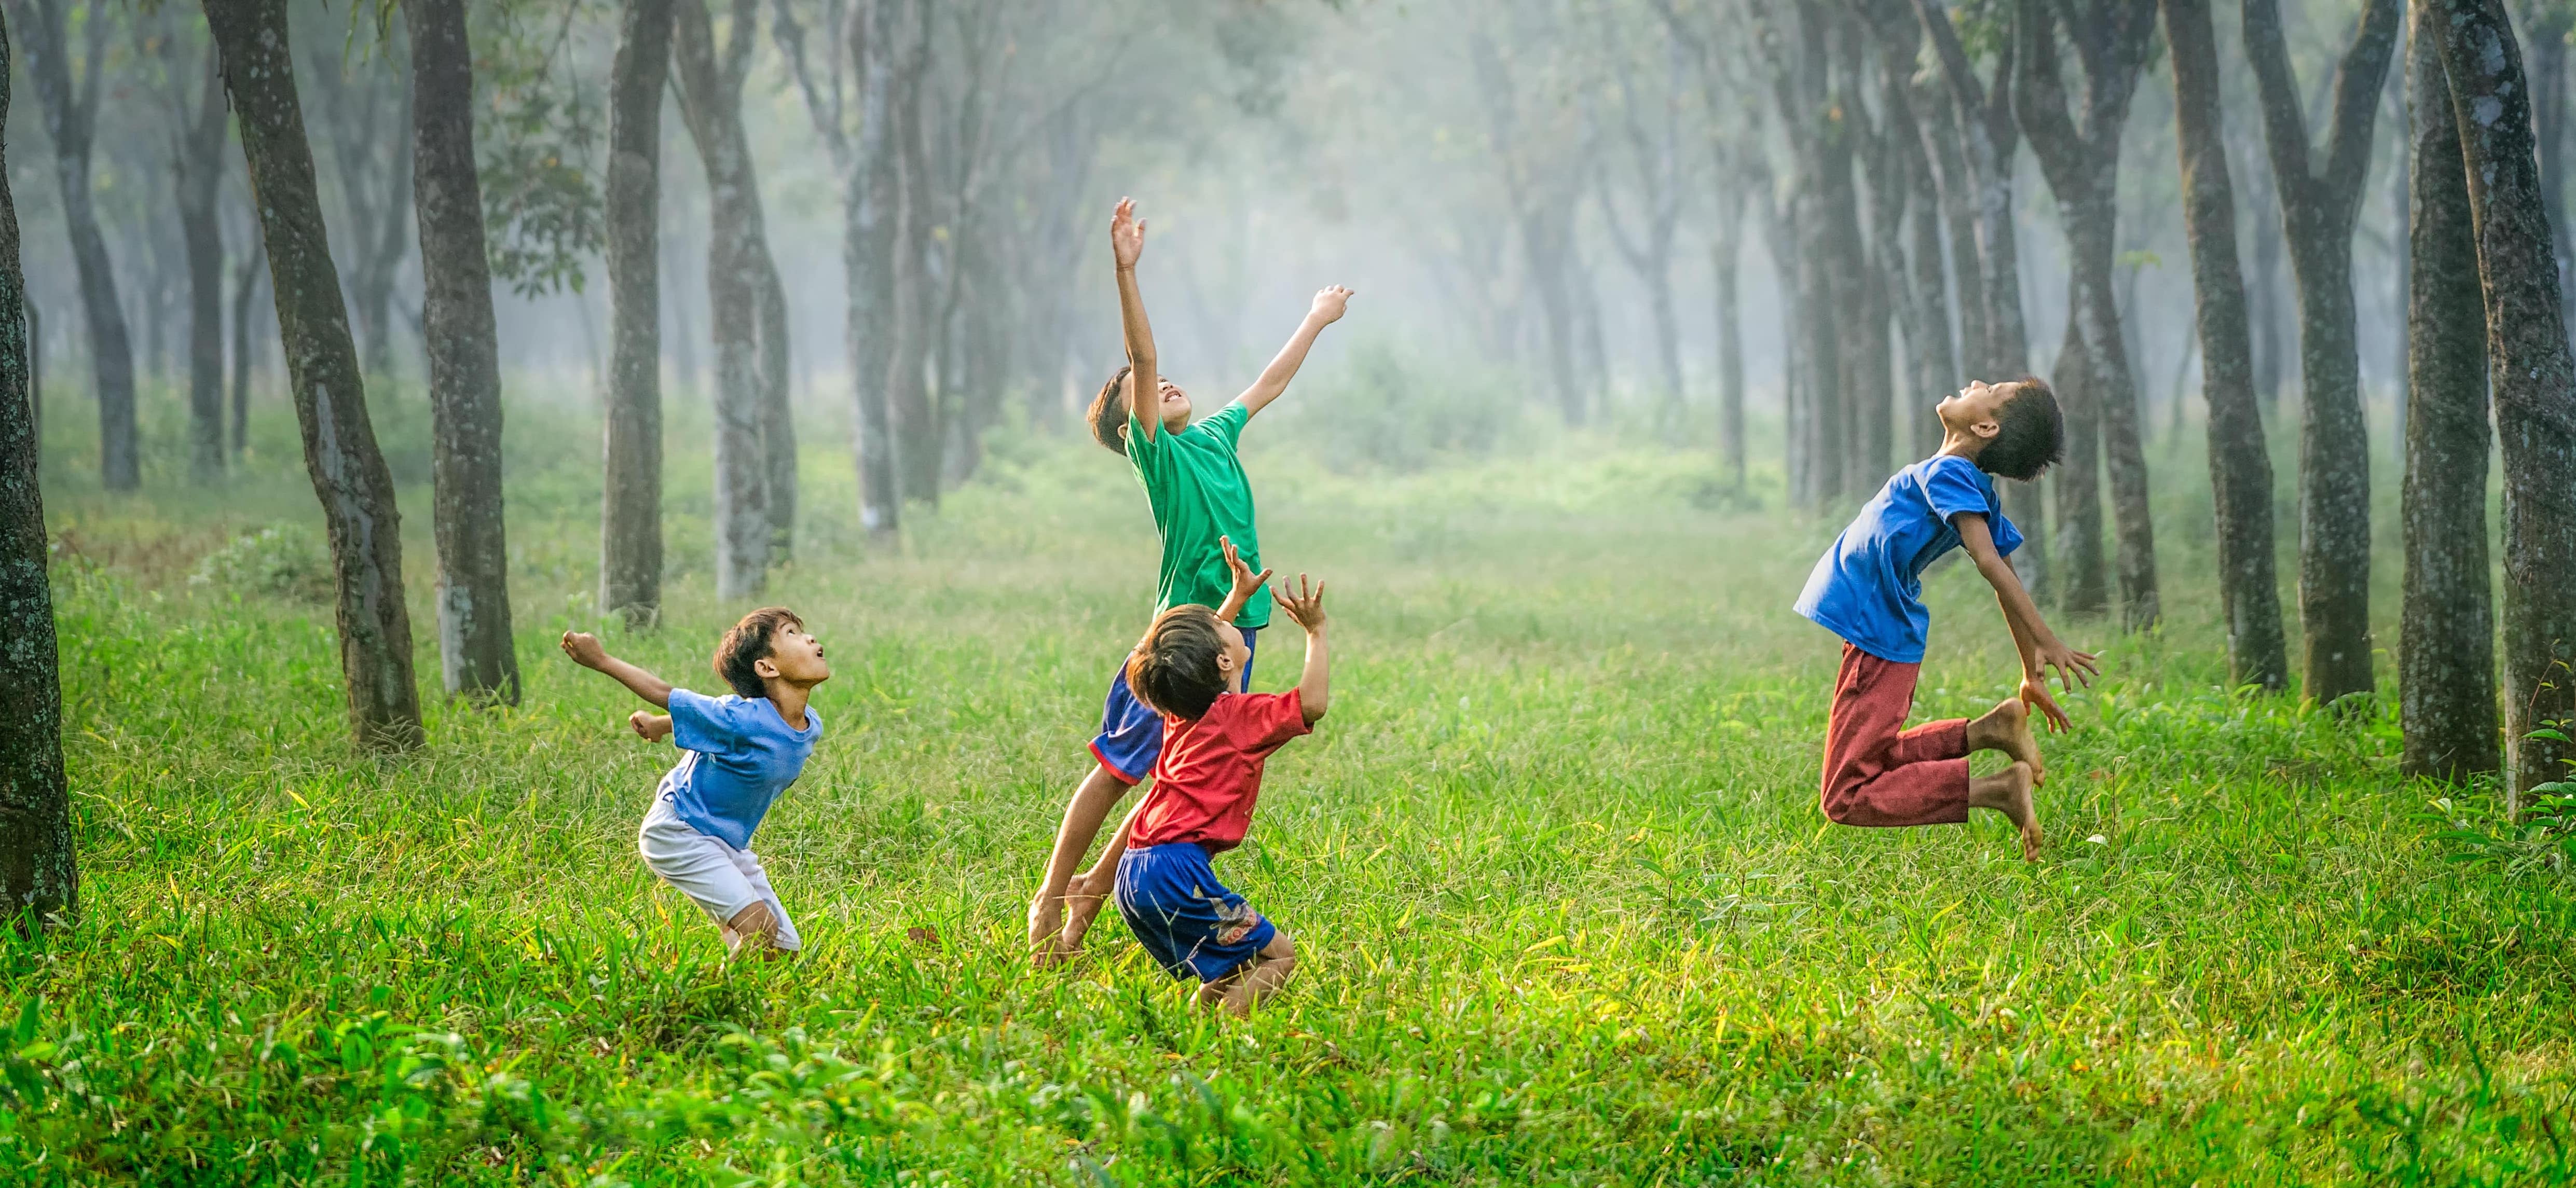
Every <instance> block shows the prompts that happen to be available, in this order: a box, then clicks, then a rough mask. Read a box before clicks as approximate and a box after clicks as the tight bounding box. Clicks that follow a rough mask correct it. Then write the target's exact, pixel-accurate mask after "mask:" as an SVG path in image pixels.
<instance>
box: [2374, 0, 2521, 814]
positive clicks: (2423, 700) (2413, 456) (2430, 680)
mask: <svg viewBox="0 0 2576 1188" xmlns="http://www.w3.org/2000/svg"><path fill="white" fill-rule="evenodd" d="M2441 19H2442V15H2441V9H2440V7H2439V6H2438V5H2437V4H2434V3H2429V2H2426V0H2417V2H2416V3H2414V4H2410V5H2409V6H2408V12H2407V20H2408V25H2409V28H2408V30H2407V38H2406V43H2407V45H2406V91H2407V100H2406V107H2407V115H2408V125H2409V132H2408V139H2409V141H2410V145H2409V147H2410V149H2411V151H2410V152H2409V153H2408V159H2409V161H2410V162H2411V167H2410V168H2409V169H2408V170H2407V175H2408V177H2409V179H2410V184H2411V186H2412V188H2413V194H2412V197H2411V200H2410V201H2409V202H2408V206H2409V208H2410V209H2409V211H2408V214H2407V231H2408V234H2407V255H2408V256H2409V258H2410V259H2411V264H2410V266H2409V272H2410V274H2411V275H2410V282H2411V283H2410V284H2409V285H2408V292H2407V306H2406V345H2407V351H2406V355H2407V358H2406V364H2407V372H2408V375H2407V386H2408V388H2409V389H2410V390H2411V391H2412V392H2413V394H2414V395H2413V398H2412V399H2410V400H2408V401H2407V405H2406V490H2405V505H2404V511H2403V513H2402V514H2403V517H2404V525H2405V536H2406V595H2405V599H2406V601H2405V610H2404V618H2403V620H2402V621H2401V623H2400V625H2399V627H2398V651H2397V688H2398V709H2397V715H2398V724H2399V726H2400V728H2401V729H2402V730H2403V731H2404V733H2405V738H2406V748H2405V752H2404V755H2403V757H2402V759H2401V760H2400V770H2402V771H2404V772H2405V773H2406V774H2408V775H2416V776H2430V777H2433V778H2436V779H2459V778H2462V777H2465V776H2469V775H2475V774H2479V773H2483V772H2491V771H2494V770H2495V769H2496V761H2497V753H2496V686H2495V610H2494V607H2495V595H2494V592H2493V591H2492V590H2490V589H2489V588H2488V577H2487V570H2488V559H2487V451H2488V450H2489V449H2490V448H2491V447H2492V445H2493V442H2492V439H2491V438H2490V436H2489V434H2488V429H2487V415H2488V410H2487V339H2486V333H2485V327H2486V309H2485V298H2484V297H2483V296H2482V295H2481V294H2480V292H2479V289H2478V239H2477V219H2476V212H2475V210H2474V209H2473V208H2472V207H2471V205H2470V203H2469V179H2468V175H2467V174H2466V173H2463V172H2462V171H2461V166H2460V125H2459V120H2458V118H2457V117H2456V116H2455V115H2454V114H2453V112H2452V110H2451V80H2450V75H2449V73H2448V72H2447V71H2445V70H2443V68H2442V48H2441V32H2440V30H2438V29H2435V28H2432V27H2431V25H2433V24H2434V23H2436V22H2439V21H2440V20H2441Z"/></svg>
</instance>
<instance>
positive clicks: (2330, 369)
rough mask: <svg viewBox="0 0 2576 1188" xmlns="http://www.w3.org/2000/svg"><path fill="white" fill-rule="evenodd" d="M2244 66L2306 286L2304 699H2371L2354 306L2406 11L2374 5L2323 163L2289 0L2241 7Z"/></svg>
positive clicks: (2382, 2) (2366, 522)
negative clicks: (2376, 154)
mask: <svg viewBox="0 0 2576 1188" xmlns="http://www.w3.org/2000/svg"><path fill="white" fill-rule="evenodd" d="M2244 12H2245V53H2246V56H2247V57H2248V58H2250V59H2252V61H2253V64H2254V78H2255V82H2256V83H2257V84H2258V86H2257V90H2258V91H2259V92H2260V93H2261V95H2262V101H2263V132H2264V140H2265V143H2266V144H2267V145H2268V146H2269V147H2270V149H2271V156H2272V178H2273V185H2274V187H2275V188H2276V189H2277V190H2278V192H2279V193H2280V196H2281V223H2282V227H2283V229H2284V233H2285V234H2286V236H2287V238H2288V240H2289V244H2290V265H2291V268H2292V270H2293V272H2294V273H2295V274H2296V276H2297V280H2298V285H2299V383H2300V399H2299V620H2300V628H2301V634H2302V636H2303V642H2304V644H2305V651H2306V664H2305V665H2304V668H2305V674H2304V675H2305V678H2306V682H2307V694H2308V696H2309V697H2312V698H2314V699H2316V701H2317V702H2318V703H2319V704H2325V703H2329V702H2333V701H2335V700H2337V699H2340V698H2343V697H2348V696H2351V695H2353V694H2357V693H2358V694H2367V693H2369V692H2370V691H2371V690H2372V688H2373V681H2372V678H2371V671H2370V654H2371V641H2370V429H2369V422H2368V420H2367V419H2366V418H2365V417H2364V415H2363V410H2362V405H2361V346H2360V343H2359V341H2358V339H2357V337H2356V331H2355V318H2356V314H2355V311H2354V308H2353V297H2352V229H2353V223H2354V221H2355V219H2357V218H2358V217H2359V215H2360V213H2361V196H2362V185H2363V183H2364V182H2365V181H2367V180H2368V175H2369V169H2370V140H2371V130H2372V127H2373V124H2374V122H2375V121H2376V119H2377V117H2378V114H2379V92H2380V90H2381V89H2382V87H2383V85H2384V84H2385V81H2386V79H2387V76H2388V59H2389V58H2390V56H2391V55H2392V53H2393V52H2394V49H2395V46H2396V43H2397V33H2398V22H2399V20H2400V19H2401V13H2402V10H2401V9H2400V7H2399V0H2371V2H2370V4H2369V6H2368V7H2367V8H2366V9H2364V10H2363V16H2362V21H2361V28H2360V31H2359V32H2357V33H2355V34H2354V35H2353V41H2352V45H2351V48H2350V49H2348V50H2347V51H2346V52H2345V54H2344V56H2343V60H2342V62H2341V63H2340V64H2339V65H2338V67H2337V69H2336V71H2335V77H2334V88H2335V89H2334V99H2333V104H2334V107H2333V113H2332V125H2331V127H2330V128H2329V129H2328V131H2327V134H2326V136H2327V145H2326V147H2325V149H2324V151H2323V152H2322V153H2320V152H2319V151H2318V150H2317V148H2316V147H2315V146H2313V145H2312V144H2311V143H2310V142H2309V135H2308V120H2307V116H2306V113H2305V112H2304V111H2302V110H2301V109H2300V105H2299V92H2298V82H2297V80H2296V79H2295V78H2293V77H2292V76H2291V72H2290V55H2289V47H2288V46H2287V45H2286V44H2284V42H2283V40H2282V36H2281V12H2280V5H2279V0H2245V5H2244Z"/></svg>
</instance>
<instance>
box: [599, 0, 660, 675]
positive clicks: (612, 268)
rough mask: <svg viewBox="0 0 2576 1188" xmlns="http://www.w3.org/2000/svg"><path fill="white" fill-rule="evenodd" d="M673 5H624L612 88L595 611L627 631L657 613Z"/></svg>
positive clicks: (637, 0)
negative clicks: (607, 326)
mask: <svg viewBox="0 0 2576 1188" xmlns="http://www.w3.org/2000/svg"><path fill="white" fill-rule="evenodd" d="M671 6H672V0H627V3H626V7H625V10H624V12H623V13H622V14H621V16H620V18H619V21H618V30H617V56H616V59H615V61H614V62H613V63H612V64H611V66H610V68H609V84H608V91H609V94H608V195H607V197H608V202H607V205H608V290H609V300H610V302H611V303H613V305H614V306H615V309H616V315H615V322H614V325H613V327H612V328H611V331H610V334H611V344H610V346H609V364H608V369H609V374H608V401H607V403H608V444H607V467H606V470H607V475H606V478H607V483H606V491H605V497H604V499H603V501H602V511H601V516H600V566H599V606H600V609H602V610H611V611H616V612H617V613H619V614H621V615H623V616H625V619H626V623H627V625H628V626H629V627H643V626H650V625H651V624H653V623H655V622H657V621H658V620H659V619H660V618H661V615H662V292H661V285H662V275H661V263H662V261H661V256H660V255H659V251H660V247H661V243H660V225H661V205H662V181H661V175H662V87H663V84H664V83H665V82H666V81H667V80H668V79H669V77H670V66H671V22H672V11H671Z"/></svg>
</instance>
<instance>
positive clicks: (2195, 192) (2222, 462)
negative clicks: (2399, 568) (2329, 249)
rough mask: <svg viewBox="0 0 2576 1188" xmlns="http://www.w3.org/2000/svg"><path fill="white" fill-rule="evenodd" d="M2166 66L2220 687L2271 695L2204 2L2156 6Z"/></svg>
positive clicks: (2278, 663)
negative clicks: (2222, 639) (2214, 536)
mask: <svg viewBox="0 0 2576 1188" xmlns="http://www.w3.org/2000/svg"><path fill="white" fill-rule="evenodd" d="M2161 7H2162V8H2163V11H2164V22H2165V41H2166V44H2167V45H2168V46H2170V47H2171V48H2170V51H2169V52H2170V53H2171V55H2172V59H2173V80H2174V113H2175V124H2176V137H2175V144H2176V148H2177V150H2178V152H2179V154H2180V156H2181V158H2182V217H2183V228H2184V235H2185V237H2186V239H2187V240H2188V241H2189V243H2190V247H2191V288H2192V299H2193V312H2194V314H2195V315H2196V322H2197V325H2198V328H2199V333H2200V358H2201V395H2202V396H2203V397H2204V398H2206V399H2207V400H2208V402H2209V485H2210V490H2211V492H2212V493H2213V495H2214V496H2215V500H2214V502H2215V504H2216V511H2217V519H2218V596H2219V605H2220V607H2221V609H2222V611H2223V613H2224V614H2225V615H2226V617H2227V661H2228V669H2229V673H2230V676H2231V679H2233V680H2234V681H2235V683H2236V684H2238V685H2240V686H2241V685H2254V686H2258V687H2260V688H2261V689H2263V690H2264V691H2265V692H2270V693H2277V692H2279V691H2281V690H2282V689H2284V688H2286V687H2288V685H2289V681H2290V671H2289V667H2290V666H2289V657H2288V646H2287V641H2286V639H2285V638H2284V635H2283V632H2282V629H2281V592H2280V587H2279V585H2278V579H2277V577H2276V576H2275V574H2274V571H2273V558H2272V552H2273V543H2272V456H2271V454H2270V452H2269V451H2267V450H2266V449H2265V447H2264V442H2263V413H2262V409H2261V408H2260V407H2259V406H2257V404H2256V403H2255V396H2254V343H2253V336H2252V332H2251V331H2250V330H2249V329H2248V327H2247V325H2246V320H2245V277H2244V274H2243V272H2242V271H2240V268H2239V265H2238V263H2237V256H2236V196H2235V192H2234V186H2233V184H2232V183H2231V181H2230V179H2229V177H2228V173H2227V135H2226V129H2225V127H2224V126H2223V125H2222V124H2221V122H2220V118H2219V91H2218V79H2219V74H2218V45H2217V37H2216V35H2215V33H2214V31H2213V30H2212V28H2211V25H2210V17H2209V0H2163V4H2162V6H2161Z"/></svg>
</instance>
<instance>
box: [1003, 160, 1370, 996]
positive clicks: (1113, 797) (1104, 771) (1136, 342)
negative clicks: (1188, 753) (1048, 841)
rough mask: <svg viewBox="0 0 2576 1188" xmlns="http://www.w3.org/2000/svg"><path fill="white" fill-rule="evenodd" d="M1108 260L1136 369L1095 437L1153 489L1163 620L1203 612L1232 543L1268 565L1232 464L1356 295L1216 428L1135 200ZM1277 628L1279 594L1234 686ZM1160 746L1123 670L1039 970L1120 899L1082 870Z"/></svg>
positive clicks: (1254, 626) (1340, 291) (1054, 875)
mask: <svg viewBox="0 0 2576 1188" xmlns="http://www.w3.org/2000/svg"><path fill="white" fill-rule="evenodd" d="M1109 247H1110V255H1111V258H1112V260H1113V261H1114V262H1115V264H1116V266H1117V279H1118V310H1119V317H1120V322H1121V326H1122V329H1123V333H1124V336H1125V338H1126V346H1127V365H1126V366H1125V367H1121V368H1119V369H1118V370H1117V371H1116V372H1115V373H1113V374H1112V375H1111V376H1110V377H1109V382H1108V383H1106V384H1103V385H1101V388H1100V394H1099V395H1098V396H1096V397H1094V398H1093V399H1092V402H1091V411H1090V414H1089V420H1090V422H1091V435H1092V436H1093V437H1095V438H1098V439H1099V441H1100V444H1101V445H1102V446H1105V447H1107V448H1108V449H1110V450H1111V451H1114V452H1116V453H1118V454H1122V455H1124V456H1125V457H1126V458H1127V461H1128V464H1129V465H1131V466H1133V467H1134V468H1135V471H1136V479H1137V481H1138V482H1139V483H1141V484H1142V485H1143V486H1144V488H1145V499H1146V502H1147V503H1149V504H1151V505H1152V507H1153V511H1154V528H1155V531H1156V532H1157V533H1159V534H1160V535H1161V537H1162V541H1163V560H1162V566H1161V568H1160V570H1159V571H1158V573H1157V576H1156V580H1155V583H1154V594H1155V603H1154V609H1155V610H1156V611H1157V612H1158V613H1159V612H1162V611H1166V610H1169V609H1171V608H1173V607H1177V606H1183V605H1188V604H1193V603H1194V604H1197V605H1198V606H1199V607H1201V608H1202V609H1204V608H1206V607H1209V606H1214V605H1216V604H1218V603H1219V602H1220V601H1222V600H1223V599H1224V597H1225V596H1226V593H1227V589H1228V584H1229V582H1230V576H1229V573H1228V570H1227V566H1226V561H1225V558H1224V556H1223V552H1222V548H1221V546H1220V544H1219V541H1220V540H1221V539H1231V540H1232V541H1233V542H1234V544H1235V546H1236V547H1237V548H1239V549H1241V550H1242V553H1243V557H1244V559H1245V560H1247V561H1250V562H1251V563H1252V564H1253V565H1255V566H1258V565H1259V564H1260V563H1261V560H1260V558H1261V538H1260V536H1259V534H1258V533H1257V532H1256V531H1255V530H1254V527H1253V511H1252V484H1251V482H1250V481H1249V480H1248V479H1246V478H1245V477H1244V473H1243V462H1242V459H1241V458H1240V457H1238V456H1237V454H1236V452H1235V447H1236V441H1237V439H1238V438H1239V437H1240V436H1241V435H1242V433H1243V426H1244V423H1245V422H1246V421H1249V420H1251V419H1252V416H1253V415H1254V414H1255V413H1258V412H1260V411H1261V410H1262V409H1263V408H1266V407H1268V406H1269V404H1270V402H1271V401H1273V400H1276V399H1278V398H1279V394H1280V393H1282V392H1285V391H1287V390H1288V381H1289V380H1291V379H1294V378H1296V375H1297V369H1298V368H1299V367H1300V366H1302V365H1303V364H1304V363H1305V362H1306V352H1307V351H1308V350H1310V349H1312V348H1313V347H1314V345H1315V337H1316V336H1317V335H1319V334H1321V333H1323V330H1324V327H1326V326H1329V325H1331V324H1333V323H1334V322H1335V321H1337V320H1339V319H1340V318H1341V316H1342V311H1343V309H1344V308H1345V307H1346V306H1347V305H1348V303H1349V301H1350V297H1351V291H1350V290H1349V289H1345V288H1342V287H1341V286H1338V285H1336V286H1333V287H1331V288H1327V289H1325V290H1323V291H1322V292H1319V293H1317V294H1315V301H1314V305H1313V306H1312V307H1311V308H1309V309H1308V310H1307V312H1306V320H1305V321H1304V322H1303V323H1301V324H1300V325H1299V326H1298V327H1297V332H1296V333H1295V334H1293V335H1291V336H1289V339H1288V345H1286V346H1284V347H1281V348H1279V354H1278V355H1277V356H1276V357H1274V358H1272V359H1271V360H1270V365H1269V366H1268V367H1266V368H1263V369H1262V372H1261V378H1260V379H1258V380H1255V381H1253V384H1252V386H1251V387H1249V388H1246V389H1244V392H1243V394H1242V395H1240V396H1237V397H1235V398H1234V401H1233V402H1232V403H1230V404H1227V405H1226V406H1225V407H1224V408H1222V409H1219V410H1217V412H1216V413H1215V414H1214V415H1212V416H1209V417H1207V418H1206V419H1204V420H1201V421H1198V422H1196V423H1192V422H1191V420H1190V412H1191V409H1190V398H1189V394H1188V393H1186V392H1183V391H1182V390H1181V388H1180V386H1179V385H1178V384H1174V383H1172V382H1171V381H1170V380H1167V379H1164V378H1162V375H1161V373H1160V372H1158V371H1157V370H1155V363H1156V360H1155V356H1154V331H1153V327H1152V326H1151V325H1150V324H1148V323H1147V321H1146V319H1145V299H1144V297H1143V295H1142V294H1141V293H1140V292H1139V290H1138V289H1137V286H1136V261H1137V259H1138V257H1140V256H1141V255H1142V254H1143V253H1144V250H1145V223H1144V221H1143V220H1141V219H1138V218H1137V217H1136V203H1135V201H1134V200H1133V199H1121V200H1120V201H1119V203H1118V208H1117V210H1116V212H1115V213H1114V214H1112V215H1111V217H1110V221H1109ZM1138 393H1152V394H1154V395H1153V399H1152V403H1151V404H1150V405H1147V406H1139V405H1138V404H1137V403H1136V400H1137V394H1138ZM1269 624H1270V594H1269V592H1268V591H1267V590H1261V591H1256V592H1255V593H1254V595H1253V598H1252V601H1251V604H1250V605H1248V606H1246V607H1244V608H1243V614H1242V617H1241V619H1240V620H1239V621H1238V622H1236V623H1235V624H1234V626H1235V627H1236V628H1237V629H1238V630H1240V632H1241V633H1242V636H1243V641H1244V648H1245V651H1246V659H1245V662H1244V665H1243V668H1242V669H1241V670H1239V671H1238V672H1237V673H1236V677H1237V679H1238V680H1246V679H1249V678H1250V676H1251V661H1250V658H1249V654H1250V651H1251V649H1252V648H1253V647H1254V646H1255V640H1256V638H1257V637H1258V635H1259V634H1260V631H1261V629H1262V628H1263V627H1266V626H1268V625H1269ZM1237 687H1238V688H1248V686H1242V685H1238V686H1237ZM1162 747H1163V720H1162V718H1161V717H1160V716H1158V715H1157V714H1155V713H1154V711H1153V710H1151V709H1150V708H1147V707H1146V706H1145V705H1144V704H1142V703H1140V702H1139V701H1137V699H1136V697H1135V694H1134V693H1133V692H1132V691H1131V690H1130V688H1129V686H1128V682H1127V670H1126V668H1125V667H1124V666H1123V665H1122V666H1121V667H1120V668H1119V670H1118V672H1117V673H1116V675H1114V676H1113V677H1112V678H1111V679H1110V682H1109V696H1108V700H1107V703H1106V704H1105V705H1104V706H1103V707H1102V711H1101V715H1100V733H1099V734H1098V735H1097V736H1095V737H1094V738H1093V739H1092V740H1091V754H1092V758H1093V759H1094V761H1095V763H1094V766H1093V768H1092V770H1091V771H1090V772H1089V773H1088V774H1086V775H1085V776H1084V777H1083V780H1082V783H1081V785H1080V786H1078V787H1076V788H1075V789H1074V792H1073V799H1072V800H1071V801H1070V802H1069V803H1067V804H1066V805H1065V808H1064V823H1063V825H1062V826H1061V827H1059V828H1058V830H1057V831H1056V837H1055V849H1054V851H1053V852H1052V853H1050V854H1049V855H1048V856H1047V866H1046V872H1045V874H1044V875H1043V876H1042V877H1041V878H1040V880H1039V882H1038V893H1037V897H1036V898H1035V899H1034V900H1032V901H1031V902H1030V904H1029V937H1028V940H1029V948H1030V950H1031V952H1032V953H1033V954H1034V955H1035V956H1036V957H1037V958H1038V959H1039V960H1041V961H1052V960H1055V959H1057V958H1060V957H1062V956H1064V955H1066V954H1070V953H1072V952H1073V951H1075V950H1077V949H1079V948H1081V947H1082V937H1083V934H1084V933H1085V932H1086V931H1087V930H1088V929H1089V928H1090V926H1091V921H1092V919H1093V918H1094V917H1095V916H1097V915H1098V914H1099V912H1100V908H1101V904H1102V901H1103V900H1104V898H1105V897H1106V896H1107V895H1108V893H1109V888H1110V884H1111V881H1112V877H1113V875H1114V873H1115V867H1114V866H1113V865H1112V863H1111V862H1110V861H1109V860H1108V858H1107V857H1105V856H1104V857H1103V859H1102V860H1101V861H1100V863H1099V864H1097V865H1095V866H1094V867H1092V869H1091V870H1090V871H1088V872H1086V873H1084V874H1083V875H1082V876H1081V878H1080V881H1079V885H1075V877H1074V867H1075V866H1076V865H1078V864H1079V863H1080V862H1081V861H1082V855H1083V853H1084V852H1085V851H1087V850H1089V849H1090V848H1091V843H1092V840H1093V839H1094V838H1095V837H1097V836H1098V835H1099V833H1100V826H1101V823H1102V822H1103V821H1105V820H1107V819H1108V816H1109V810H1110V808H1111V807H1113V806H1114V805H1116V804H1117V803H1118V800H1119V798H1120V797H1122V796H1124V795H1126V793H1127V789H1129V788H1131V787H1134V786H1135V785H1136V784H1137V783H1138V782H1139V781H1141V780H1143V779H1144V778H1145V776H1146V775H1147V774H1148V773H1149V772H1150V771H1151V770H1152V768H1153V765H1154V760H1155V757H1156V756H1157V755H1159V754H1160V753H1161V751H1162Z"/></svg>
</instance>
